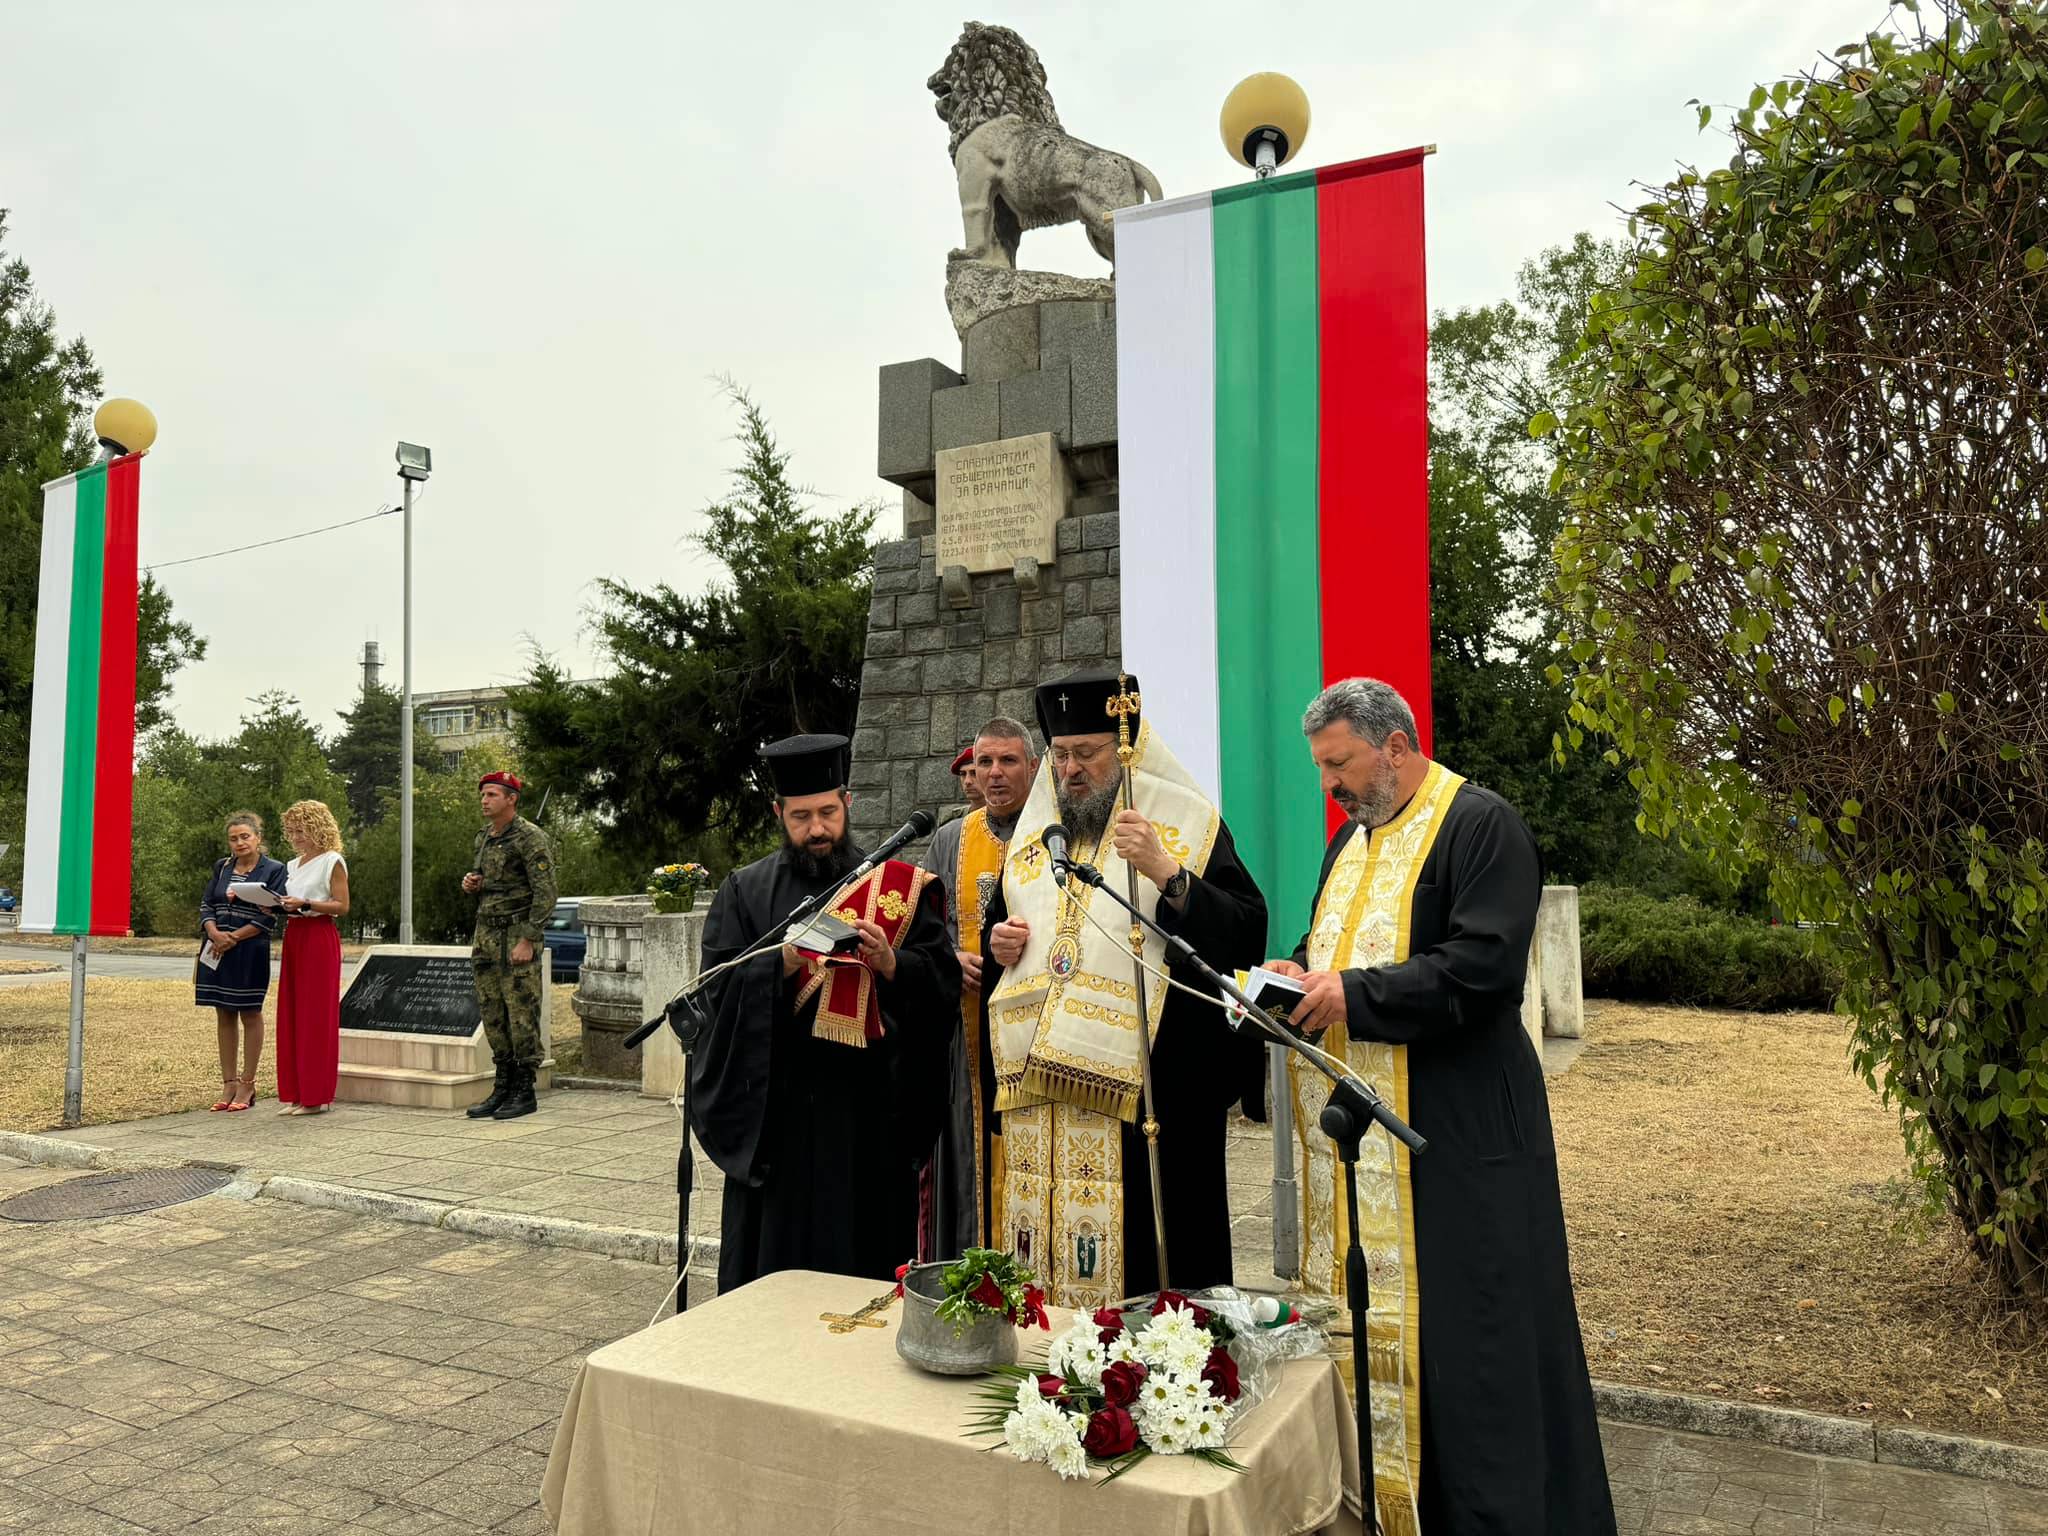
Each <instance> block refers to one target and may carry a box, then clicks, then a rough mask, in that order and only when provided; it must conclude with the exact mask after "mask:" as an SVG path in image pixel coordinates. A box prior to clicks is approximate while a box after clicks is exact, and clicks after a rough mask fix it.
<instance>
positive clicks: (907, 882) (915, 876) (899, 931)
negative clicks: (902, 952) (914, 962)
mask: <svg viewBox="0 0 2048 1536" xmlns="http://www.w3.org/2000/svg"><path fill="white" fill-rule="evenodd" d="M931 877H932V875H931V871H930V870H928V869H919V868H918V867H917V866H916V865H914V864H905V863H903V862H902V861H901V860H899V859H891V860H889V861H888V862H887V863H886V864H883V865H882V866H881V867H879V868H878V869H875V870H874V871H872V872H871V873H869V874H867V875H864V876H862V877H861V879H860V880H859V881H858V882H857V883H856V884H854V885H850V886H848V887H846V888H845V889H844V890H842V891H840V892H839V893H838V894H837V895H836V896H834V897H833V898H832V900H833V905H832V907H831V909H830V910H831V913H832V915H833V916H834V917H836V918H838V919H839V920H840V921H841V922H843V923H851V922H854V921H856V920H859V921H864V922H870V923H873V924H875V925H876V926H877V927H879V928H880V929H881V930H882V934H883V936H884V937H885V938H887V939H888V941H889V947H890V948H891V949H894V948H896V946H897V945H898V944H899V943H901V941H902V939H903V935H904V934H905V933H906V932H908V931H909V928H910V919H911V915H912V914H913V913H915V912H916V911H917V901H918V897H920V896H921V895H923V894H924V887H925V882H926V881H927V880H929V879H931ZM809 972H810V973H809V975H808V977H807V978H806V979H805V981H804V985H803V990H802V991H801V992H799V993H797V995H796V1005H797V1007H799V1008H801V1007H803V1005H804V1004H805V1003H807V1002H809V1001H810V1000H811V999H812V998H813V997H816V998H817V999H818V1016H817V1018H816V1019H815V1020H813V1021H812V1024H811V1034H812V1035H813V1036H814V1037H816V1038H817V1039H820V1040H832V1041H836V1042H837V1043H838V1044H840V1045H851V1046H855V1047H857V1048H861V1049H865V1048H866V1046H867V1043H868V1042H869V1041H870V1040H879V1039H881V1038H882V1010H881V1007H880V1005H879V1004H877V1003H876V1001H875V978H874V976H873V975H872V974H871V973H870V972H869V971H868V968H867V967H866V966H865V965H863V964H861V963H860V962H859V961H858V960H852V959H842V960H836V961H835V960H818V959H813V960H812V961H811V962H810V967H809Z"/></svg>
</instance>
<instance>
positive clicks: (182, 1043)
mask: <svg viewBox="0 0 2048 1536" xmlns="http://www.w3.org/2000/svg"><path fill="white" fill-rule="evenodd" d="M573 990H574V989H573V988H571V987H568V986H560V987H556V988H555V989H554V993H553V997H554V1010H553V1011H554V1026H555V1039H556V1041H557V1061H558V1068H557V1069H558V1070H564V1071H566V1070H569V1069H567V1068H562V1067H560V1066H559V1061H560V1058H561V1052H562V1048H563V1046H564V1045H569V1046H573V1048H574V1049H575V1050H576V1051H577V1053H578V1054H579V1055H580V1053H581V1050H582V1039H583V1035H582V1024H581V1021H580V1020H578V1019H577V1017H576V1015H575V1014H574V1013H572V1012H571V1011H570V1009H569V994H570V993H571V991H573ZM70 1003H71V986H70V981H69V978H68V977H63V976H61V975H60V977H59V978H57V979H54V980H53V981H52V982H51V983H50V984H48V985H40V984H38V985H30V986H12V987H0V1130H7V1131H46V1130H52V1129H54V1128H56V1127H57V1125H58V1124H59V1123H60V1122H61V1120H62V1119H63V1115H64V1058H65V1043H66V1036H67V1033H68V1030H69V1023H70ZM275 1009H276V1001H275V998H274V997H273V998H272V1000H271V1002H270V1003H268V1004H266V1006H265V1008H264V1037H263V1063H262V1066H261V1067H260V1068H259V1069H258V1071H257V1074H256V1084H257V1088H258V1090H259V1092H260V1093H261V1095H262V1101H263V1102H264V1103H275V1102H276V1099H277V1064H276V1062H275V1060H274V1059H273V1053H272V1050H271V1046H272V1038H271V1031H270V1026H271V1024H272V1023H273V1022H274V1020H275V1017H276V1014H275ZM219 1097H220V1056H219V1052H218V1049H217V1047H216V1044H215V1035H214V1022H213V1010H212V1009H211V1008H195V1007H194V1006H193V1005H192V983H191V982H190V981H187V980H184V979H182V978H181V979H179V980H176V981H125V980H113V979H110V978H106V977H98V976H94V977H88V978H87V980H86V983H85V1087H84V1091H83V1093H82V1095H81V1100H82V1107H83V1110H84V1121H83V1123H84V1124H86V1125H106V1124H110V1123H112V1122H114V1121H119V1120H141V1119H144V1118H146V1117H148V1116H150V1115H168V1114H174V1113H176V1112H177V1111H179V1110H186V1109H204V1108H206V1107H207V1106H208V1105H209V1104H211V1103H213V1101H214V1100H216V1099H218V1098H219Z"/></svg>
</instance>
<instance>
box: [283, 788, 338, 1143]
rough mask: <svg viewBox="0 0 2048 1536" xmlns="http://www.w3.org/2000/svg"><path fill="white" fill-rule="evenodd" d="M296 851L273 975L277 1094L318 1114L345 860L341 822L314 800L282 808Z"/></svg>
mask: <svg viewBox="0 0 2048 1536" xmlns="http://www.w3.org/2000/svg"><path fill="white" fill-rule="evenodd" d="M284 835H285V836H286V837H288V838H290V839H291V844H292V847H294V848H296V849H297V850H298V851H299V856H298V857H297V858H295V859H293V860H292V861H291V863H289V864H287V865H286V866H285V895H284V901H283V903H282V905H283V907H284V910H285V911H286V913H288V914H289V915H290V919H291V921H290V922H289V923H288V924H287V925H286V927H285V931H284V969H283V971H282V972H280V973H279V975H278V978H277V1096H278V1097H279V1098H280V1099H282V1100H283V1101H284V1108H282V1109H281V1110H279V1111H278V1113H279V1114H283V1115H317V1114H321V1113H323V1112H324V1111H325V1110H326V1109H327V1107H328V1106H329V1105H330V1104H332V1103H333V1102H334V1084H335V1079H336V1078H337V1077H338V1076H339V1075H340V1070H341V930H340V929H339V928H337V927H336V926H335V924H334V920H335V919H336V918H337V917H340V916H342V915H343V914H344V913H346V912H347V911H348V865H347V864H346V863H344V862H343V860H342V857H341V828H340V827H338V826H336V825H335V824H334V813H333V812H332V811H330V810H328V809H327V807H326V806H324V805H322V804H321V803H320V802H319V801H318V800H301V801H300V802H299V803H298V804H297V805H294V806H293V807H292V808H291V809H290V810H288V811H286V812H285V813H284Z"/></svg>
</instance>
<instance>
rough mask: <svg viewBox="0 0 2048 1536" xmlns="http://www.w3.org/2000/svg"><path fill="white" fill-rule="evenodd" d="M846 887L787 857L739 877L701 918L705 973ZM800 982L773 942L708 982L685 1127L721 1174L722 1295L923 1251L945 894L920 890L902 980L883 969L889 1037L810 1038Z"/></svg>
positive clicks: (944, 1025)
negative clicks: (920, 1211) (920, 1229)
mask: <svg viewBox="0 0 2048 1536" xmlns="http://www.w3.org/2000/svg"><path fill="white" fill-rule="evenodd" d="M853 853H854V860H855V862H856V863H858V861H859V859H860V857H861V855H860V851H859V850H858V849H855V850H853ZM852 867H853V866H852V865H849V866H848V868H849V869H851V868H852ZM836 883H837V882H836V881H835V880H832V879H830V878H829V877H821V878H815V879H806V878H805V877H803V876H802V875H800V874H799V873H798V872H797V869H796V865H795V863H794V861H793V860H792V859H791V857H790V856H789V854H788V852H787V851H783V852H777V853H773V854H770V855H769V856H768V857H767V858H765V859H759V860H757V861H755V862H754V863H752V864H749V865H747V866H746V868H744V869H739V870H735V871H733V873H732V874H731V875H729V876H727V877H726V881H725V883H724V884H723V885H722V886H720V887H719V890H718V894H717V895H716V896H715V897H713V898H712V902H711V911H710V914H709V915H708V916H707V917H706V919H705V922H704V958H703V964H704V968H705V969H706V970H709V969H710V968H711V967H712V966H714V965H717V964H719V963H721V962H723V961H726V960H730V959H731V958H732V957H733V956H735V955H738V954H741V953H742V952H744V951H745V950H746V949H747V948H749V947H750V946H751V945H753V944H754V943H755V942H756V941H757V940H759V939H760V938H762V937H763V936H764V935H766V934H768V933H769V932H771V931H777V932H779V930H780V929H781V927H782V926H783V920H784V919H785V918H786V917H787V915H788V913H789V911H790V909H791V908H792V907H794V906H795V905H796V904H797V903H798V902H799V901H801V900H803V899H804V898H805V897H806V896H809V895H811V894H813V893H814V892H816V891H819V890H825V889H830V888H831V886H832V885H834V884H836ZM803 979H804V973H803V972H802V971H799V972H798V973H797V974H796V975H795V976H785V975H784V974H783V971H782V949H781V946H780V944H779V943H778V944H776V945H773V946H771V947H770V948H769V949H768V950H767V951H766V952H765V953H763V954H760V955H756V956H755V957H754V958H753V959H751V960H748V961H746V962H745V963H744V964H742V965H739V966H735V967H734V968H733V969H732V970H730V971H727V972H725V973H724V974H723V975H721V976H717V977H714V978H713V979H712V980H711V981H710V982H709V983H707V984H706V986H705V988H704V994H703V1002H704V1005H705V1014H706V1018H707V1024H706V1027H705V1029H704V1032H703V1035H702V1037H701V1039H700V1040H699V1041H698V1044H697V1047H696V1050H695V1051H694V1052H693V1053H692V1055H691V1057H690V1065H689V1071H690V1095H689V1097H690V1124H691V1126H692V1128H693V1129H694V1130H695V1131H696V1135H697V1141H698V1144H699V1145H700V1146H702V1147H703V1148H704V1150H705V1152H706V1153H707V1154H708V1155H709V1156H710V1158H711V1160H712V1161H713V1162H715V1163H716V1164H718V1166H719V1168H720V1169H722V1170H723V1171H724V1173H725V1209H724V1219H723V1222H722V1223H721V1227H720V1244H719V1255H718V1289H719V1290H720V1291H721V1292H724V1291H729V1290H732V1289H733V1288H734V1287H736V1286H741V1285H745V1284H746V1283H747V1282H748V1281H750V1280H755V1279H758V1278H759V1277H760V1276H762V1275H766V1274H772V1273H774V1272H775V1271H777V1270H782V1269H818V1270H825V1271H827V1272H829V1273H832V1274H843V1275H865V1276H869V1277H871V1278H873V1279H876V1280H889V1279H893V1278H895V1274H896V1266H897V1265H899V1264H901V1263H903V1262H904V1261H905V1260H906V1259H909V1258H910V1257H911V1256H912V1254H913V1252H914V1250H915V1246H916V1242H917V1167H918V1164H919V1163H920V1162H921V1161H922V1160H923V1159H924V1157H925V1156H926V1155H927V1154H928V1153H929V1151H930V1148H931V1144H932V1139H933V1137H935V1136H936V1135H937V1134H938V1128H939V1123H940V1120H941V1118H942V1117H943V1114H944V1108H945V1093H946V1048H947V1042H948V1039H949V1036H950V1034H951V1033H952V1032H953V1031H954V1030H956V1029H957V1028H958V1023H959V1017H960V1012H959V1010H960V962H959V961H958V960H956V959H955V958H954V956H953V946H952V944H951V942H950V941H949V940H948V939H947V937H946V893H945V891H944V889H943V888H942V887H940V886H938V885H937V884H927V885H926V887H925V889H924V891H923V893H922V895H921V896H920V897H919V900H918V906H917V911H916V912H915V913H914V914H913V915H912V917H911V920H910V927H909V929H908V930H907V931H906V932H905V933H904V935H903V937H902V939H901V941H900V942H899V943H898V944H897V946H896V977H895V979H894V980H893V981H883V980H882V979H881V978H880V977H879V976H877V977H876V978H875V989H876V997H877V1000H878V1001H879V1003H880V1005H881V1015H882V1038H881V1039H879V1040H871V1041H869V1042H868V1043H867V1045H866V1046H865V1047H854V1046H848V1045H840V1044H838V1043H836V1042H834V1041H830V1040H820V1039H816V1038H814V1037H813V1036H812V1034H811V1022H812V1018H813V1016H814V1014H815V1013H816V1010H817V1002H816V999H815V998H813V999H812V1000H810V1001H807V1002H806V1003H805V1004H804V1006H803V1010H802V1012H801V1013H799V1012H798V1011H797V1009H796V995H797V992H798V991H799V990H800V989H801V987H802V983H803Z"/></svg>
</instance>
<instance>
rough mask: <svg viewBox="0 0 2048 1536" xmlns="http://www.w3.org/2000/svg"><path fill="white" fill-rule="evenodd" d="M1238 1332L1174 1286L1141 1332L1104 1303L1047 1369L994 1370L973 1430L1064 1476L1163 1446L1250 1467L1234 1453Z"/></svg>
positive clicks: (1068, 1337)
mask: <svg viewBox="0 0 2048 1536" xmlns="http://www.w3.org/2000/svg"><path fill="white" fill-rule="evenodd" d="M1233 1337H1234V1330H1233V1329H1232V1328H1231V1326H1230V1324H1229V1323H1228V1322H1227V1321H1225V1320H1224V1319H1223V1318H1222V1317H1221V1316H1219V1315H1216V1314H1214V1313H1212V1312H1210V1311H1208V1310H1207V1309H1205V1308H1203V1307H1200V1306H1197V1305H1196V1304H1195V1303H1194V1302H1191V1301H1189V1300H1188V1299H1187V1298H1186V1297H1185V1296H1181V1295H1177V1294H1176V1293H1174V1292H1172V1291H1166V1292H1163V1293H1161V1295H1160V1297H1159V1299H1158V1300H1157V1301H1156V1302H1154V1303H1153V1307H1152V1316H1151V1318H1150V1320H1149V1321H1148V1322H1146V1323H1145V1324H1144V1326H1142V1327H1140V1328H1137V1329H1136V1330H1135V1331H1133V1330H1132V1329H1130V1328H1128V1327H1126V1326H1125V1324H1124V1317H1123V1314H1122V1313H1120V1312H1118V1311H1116V1310H1114V1309H1112V1308H1104V1309H1103V1310H1102V1311H1099V1312H1097V1313H1096V1314H1095V1315H1094V1316H1093V1317H1092V1318H1081V1319H1077V1320H1076V1321H1075V1323H1074V1325H1073V1326H1072V1327H1071V1328H1069V1329H1068V1330H1067V1331H1066V1332H1065V1333H1063V1334H1061V1335H1060V1336H1059V1337H1058V1338H1056V1339H1054V1340H1053V1342H1052V1346H1051V1348H1050V1349H1049V1350H1048V1351H1047V1353H1046V1358H1045V1363H1044V1365H1043V1366H1039V1367H1034V1366H1030V1365H1012V1366H1003V1367H1001V1368H999V1369H998V1370H996V1371H995V1372H993V1373H991V1375H990V1376H989V1378H988V1380H987V1382H986V1384H985V1385H984V1387H983V1389H982V1392H981V1407H980V1408H979V1409H978V1410H977V1415H976V1418H975V1420H974V1422H973V1424H972V1425H971V1426H970V1433H974V1434H983V1435H998V1434H999V1435H1001V1436H1002V1438H1003V1444H1004V1445H1005V1447H1007V1448H1008V1450H1009V1452H1010V1454H1011V1455H1013V1456H1015V1457H1016V1458H1017V1459H1018V1460H1019V1461H1042V1462H1044V1463H1046V1465H1048V1466H1050V1467H1051V1468H1052V1469H1053V1470H1054V1471H1055V1472H1057V1473H1059V1475H1060V1476H1061V1477H1086V1476H1087V1475H1088V1468H1089V1464H1090V1463H1091V1462H1100V1463H1107V1464H1109V1468H1110V1472H1109V1477H1108V1478H1105V1479H1103V1481H1105V1482H1107V1481H1109V1480H1110V1479H1112V1478H1115V1477H1118V1476H1120V1475H1122V1474H1123V1473H1124V1472H1127V1471H1129V1470H1130V1468H1131V1467H1133V1466H1135V1465H1136V1464H1137V1463H1138V1462H1139V1461H1141V1460H1142V1459H1143V1458H1145V1457H1146V1456H1149V1455H1153V1454H1158V1455H1161V1456H1199V1457H1201V1458H1202V1459H1203V1460H1204V1461H1207V1462H1209V1463H1211V1464H1212V1465H1215V1466H1219V1467H1227V1468H1229V1469H1230V1470H1231V1471H1234V1472H1242V1471H1243V1470H1244V1468H1243V1466H1242V1465H1240V1464H1239V1463H1238V1462H1237V1461H1235V1460H1233V1459H1232V1458H1231V1456H1230V1455H1229V1453H1228V1452H1226V1451H1225V1450H1224V1449H1223V1445H1224V1441H1225V1440H1226V1439H1227V1438H1228V1433H1229V1428H1230V1421H1231V1419H1232V1418H1233V1417H1234V1416H1235V1415H1236V1413H1237V1412H1238V1409H1239V1397H1240V1395H1241V1392H1242V1388H1241V1386H1240V1384H1239V1381H1238V1368H1237V1362H1236V1360H1235V1358H1234V1357H1233V1356H1232V1355H1231V1353H1230V1348H1229V1345H1230V1341H1231V1339H1232V1338H1233Z"/></svg>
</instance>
